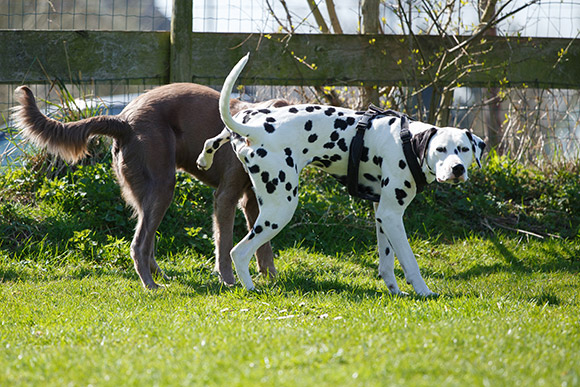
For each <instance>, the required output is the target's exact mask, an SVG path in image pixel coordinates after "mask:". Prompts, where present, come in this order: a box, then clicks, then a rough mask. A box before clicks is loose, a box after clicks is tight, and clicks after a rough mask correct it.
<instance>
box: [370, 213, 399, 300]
mask: <svg viewBox="0 0 580 387" xmlns="http://www.w3.org/2000/svg"><path fill="white" fill-rule="evenodd" d="M374 207H375V214H376V212H377V207H378V203H374ZM375 221H376V228H377V244H378V249H379V277H381V278H382V279H383V281H385V284H386V285H387V288H388V289H389V291H390V292H391V294H393V295H406V294H407V293H404V292H401V290H400V289H399V285H397V279H396V278H395V252H394V251H393V247H392V246H391V243H390V242H389V239H388V238H387V235H386V234H385V231H384V228H383V227H385V226H387V225H383V220H382V219H381V218H380V217H378V216H376V217H375Z"/></svg>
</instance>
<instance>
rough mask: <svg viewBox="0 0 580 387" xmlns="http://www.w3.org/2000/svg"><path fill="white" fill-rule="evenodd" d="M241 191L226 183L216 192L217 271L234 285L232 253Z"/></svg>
mask: <svg viewBox="0 0 580 387" xmlns="http://www.w3.org/2000/svg"><path fill="white" fill-rule="evenodd" d="M238 197H239V191H237V190H234V189H231V187H230V186H229V185H228V183H227V182H226V181H224V184H220V185H219V186H218V188H217V189H216V191H215V192H214V202H213V209H214V211H213V235H214V243H215V269H214V271H215V272H216V273H218V274H219V276H220V279H221V280H222V282H224V283H225V284H228V285H233V284H234V283H235V282H236V280H235V277H234V272H233V270H232V259H231V258H230V251H231V249H232V247H233V246H234V241H233V232H234V218H235V214H236V202H237V201H238Z"/></svg>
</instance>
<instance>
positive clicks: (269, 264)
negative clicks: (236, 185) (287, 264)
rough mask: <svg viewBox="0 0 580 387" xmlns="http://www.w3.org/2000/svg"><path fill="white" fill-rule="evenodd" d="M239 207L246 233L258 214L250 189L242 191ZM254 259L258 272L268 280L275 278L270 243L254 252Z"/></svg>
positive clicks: (254, 198) (275, 272)
mask: <svg viewBox="0 0 580 387" xmlns="http://www.w3.org/2000/svg"><path fill="white" fill-rule="evenodd" d="M240 206H241V207H242V211H243V212H244V216H245V217H246V222H247V225H248V231H249V230H251V229H252V227H254V223H255V222H256V219H257V218H258V214H259V212H260V210H259V207H258V202H257V200H256V195H255V194H254V190H253V189H252V188H251V187H250V188H247V189H246V190H245V191H244V196H243V197H242V200H240ZM256 259H257V261H258V271H259V272H260V273H262V274H263V275H265V276H268V277H270V278H274V277H276V275H277V274H278V272H277V271H276V267H275V266H274V254H273V253H272V246H271V245H270V243H266V244H264V245H262V246H261V247H260V248H259V249H258V250H256Z"/></svg>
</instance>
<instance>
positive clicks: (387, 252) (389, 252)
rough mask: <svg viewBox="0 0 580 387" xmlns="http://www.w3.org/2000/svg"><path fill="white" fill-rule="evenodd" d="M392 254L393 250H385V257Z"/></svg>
mask: <svg viewBox="0 0 580 387" xmlns="http://www.w3.org/2000/svg"><path fill="white" fill-rule="evenodd" d="M389 254H391V249H389V248H388V247H387V248H386V249H385V255H389Z"/></svg>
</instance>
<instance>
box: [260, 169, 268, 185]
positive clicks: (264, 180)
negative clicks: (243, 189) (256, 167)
mask: <svg viewBox="0 0 580 387" xmlns="http://www.w3.org/2000/svg"><path fill="white" fill-rule="evenodd" d="M260 176H262V182H263V183H266V182H268V181H269V180H270V174H269V173H268V172H266V171H264V172H262V174H261V175H260Z"/></svg>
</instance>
